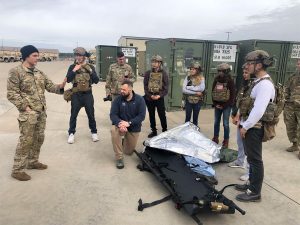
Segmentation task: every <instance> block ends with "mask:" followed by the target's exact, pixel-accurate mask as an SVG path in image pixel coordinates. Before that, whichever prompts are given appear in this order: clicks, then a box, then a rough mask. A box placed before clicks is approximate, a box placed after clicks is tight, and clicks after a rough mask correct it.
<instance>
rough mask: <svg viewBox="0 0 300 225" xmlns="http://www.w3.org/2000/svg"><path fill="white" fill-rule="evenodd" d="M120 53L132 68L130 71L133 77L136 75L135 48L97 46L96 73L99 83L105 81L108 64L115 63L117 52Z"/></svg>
mask: <svg viewBox="0 0 300 225" xmlns="http://www.w3.org/2000/svg"><path fill="white" fill-rule="evenodd" d="M119 51H122V52H124V55H125V57H126V63H128V64H129V65H130V66H131V67H132V71H133V72H134V74H135V76H136V74H137V67H136V61H137V54H136V48H130V47H119V46H109V45H97V46H96V72H97V74H98V76H99V77H100V80H101V81H105V80H106V76H107V73H108V69H109V66H110V64H112V63H115V62H116V58H117V52H119Z"/></svg>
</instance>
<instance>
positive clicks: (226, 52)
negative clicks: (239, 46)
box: [213, 44, 236, 62]
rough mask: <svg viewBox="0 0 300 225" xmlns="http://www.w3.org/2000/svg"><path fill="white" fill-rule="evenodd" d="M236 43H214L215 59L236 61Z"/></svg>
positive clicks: (218, 60)
mask: <svg viewBox="0 0 300 225" xmlns="http://www.w3.org/2000/svg"><path fill="white" fill-rule="evenodd" d="M235 56H236V45H226V44H214V54H213V61H215V62H235Z"/></svg>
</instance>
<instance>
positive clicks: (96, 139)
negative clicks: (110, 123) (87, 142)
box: [92, 133, 99, 142]
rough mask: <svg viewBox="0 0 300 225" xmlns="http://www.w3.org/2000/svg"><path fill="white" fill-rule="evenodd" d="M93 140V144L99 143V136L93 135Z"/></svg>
mask: <svg viewBox="0 0 300 225" xmlns="http://www.w3.org/2000/svg"><path fill="white" fill-rule="evenodd" d="M92 140H93V142H97V141H99V138H98V134H96V133H94V134H92Z"/></svg>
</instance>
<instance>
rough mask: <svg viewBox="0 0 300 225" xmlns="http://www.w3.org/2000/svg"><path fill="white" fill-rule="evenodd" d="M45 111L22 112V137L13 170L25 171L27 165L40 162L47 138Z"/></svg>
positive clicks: (20, 127) (20, 126) (20, 118)
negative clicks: (42, 148) (41, 151)
mask: <svg viewBox="0 0 300 225" xmlns="http://www.w3.org/2000/svg"><path fill="white" fill-rule="evenodd" d="M46 117H47V115H46V113H45V112H35V111H30V112H21V113H20V114H19V118H18V121H19V129H20V137H19V142H18V145H17V149H16V154H15V158H14V165H13V172H23V171H24V170H25V168H26V167H27V165H32V164H34V163H36V162H38V159H39V155H40V149H41V146H42V144H43V142H44V138H45V128H46Z"/></svg>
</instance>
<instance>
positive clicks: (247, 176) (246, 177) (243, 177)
mask: <svg viewBox="0 0 300 225" xmlns="http://www.w3.org/2000/svg"><path fill="white" fill-rule="evenodd" d="M240 180H242V181H247V180H249V174H248V173H246V174H244V175H242V176H240Z"/></svg>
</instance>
